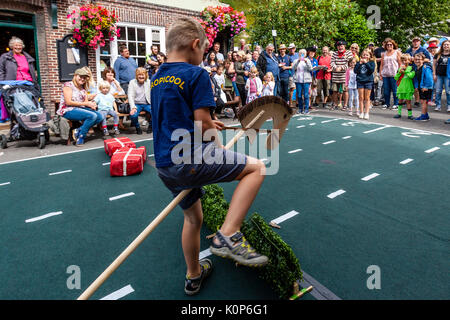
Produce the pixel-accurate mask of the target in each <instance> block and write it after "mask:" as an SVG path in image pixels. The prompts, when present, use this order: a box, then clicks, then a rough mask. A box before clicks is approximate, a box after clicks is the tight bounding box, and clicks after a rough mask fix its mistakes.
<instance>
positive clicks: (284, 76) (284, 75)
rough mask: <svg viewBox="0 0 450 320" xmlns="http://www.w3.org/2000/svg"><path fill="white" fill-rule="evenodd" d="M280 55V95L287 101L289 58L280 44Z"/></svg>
mask: <svg viewBox="0 0 450 320" xmlns="http://www.w3.org/2000/svg"><path fill="white" fill-rule="evenodd" d="M279 50H280V55H279V56H278V66H279V67H280V90H279V94H280V97H281V98H283V99H284V101H286V102H287V103H289V70H290V66H291V59H290V58H289V56H288V55H287V54H286V46H285V45H284V44H280V48H279Z"/></svg>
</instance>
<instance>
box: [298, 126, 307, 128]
mask: <svg viewBox="0 0 450 320" xmlns="http://www.w3.org/2000/svg"><path fill="white" fill-rule="evenodd" d="M304 127H305V126H304V125H301V126H297V128H304Z"/></svg>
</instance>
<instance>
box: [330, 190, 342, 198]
mask: <svg viewBox="0 0 450 320" xmlns="http://www.w3.org/2000/svg"><path fill="white" fill-rule="evenodd" d="M343 193H345V190H342V189H340V190H338V191H335V192H333V193H330V194H329V195H327V197H328V198H330V199H334V198H336V197H337V196H340V195H341V194H343Z"/></svg>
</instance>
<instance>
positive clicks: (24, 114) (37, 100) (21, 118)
mask: <svg viewBox="0 0 450 320" xmlns="http://www.w3.org/2000/svg"><path fill="white" fill-rule="evenodd" d="M0 95H1V97H2V99H3V103H4V105H5V107H6V109H7V110H8V112H9V114H10V118H11V128H10V136H9V138H6V136H5V135H0V147H1V148H2V149H4V148H6V147H7V143H8V142H11V141H17V140H35V139H37V141H38V146H39V149H43V148H45V144H46V142H47V141H49V139H50V135H49V132H48V129H49V127H48V126H47V121H49V120H50V114H49V113H48V112H46V111H45V106H44V103H43V101H42V98H41V97H40V92H39V90H38V89H37V88H36V87H35V86H34V85H33V83H32V82H29V81H0Z"/></svg>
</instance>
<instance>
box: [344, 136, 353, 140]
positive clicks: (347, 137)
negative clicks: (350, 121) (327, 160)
mask: <svg viewBox="0 0 450 320" xmlns="http://www.w3.org/2000/svg"><path fill="white" fill-rule="evenodd" d="M351 137H352V136H346V137H342V139H343V140H347V139H350V138H351Z"/></svg>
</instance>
